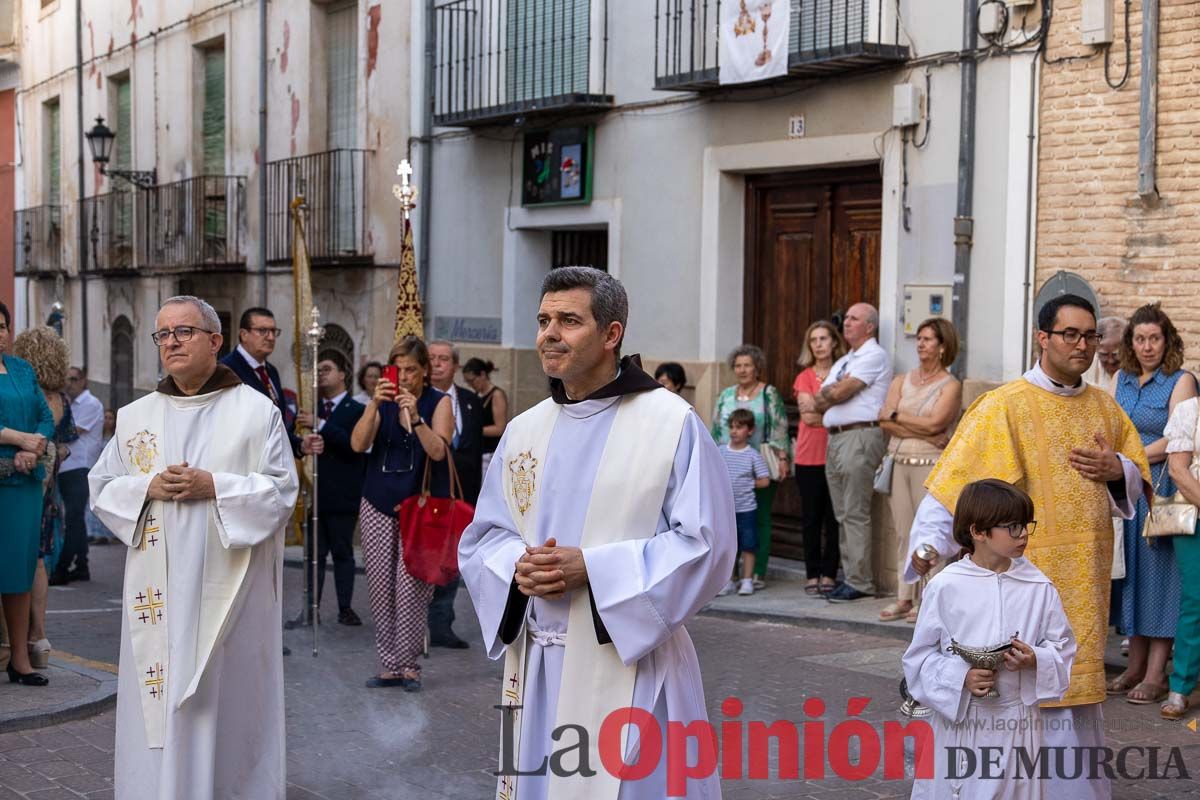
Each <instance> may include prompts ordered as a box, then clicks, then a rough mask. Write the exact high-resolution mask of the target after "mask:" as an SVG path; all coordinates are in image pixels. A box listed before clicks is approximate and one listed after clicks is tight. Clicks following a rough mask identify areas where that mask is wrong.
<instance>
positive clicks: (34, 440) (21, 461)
mask: <svg viewBox="0 0 1200 800" xmlns="http://www.w3.org/2000/svg"><path fill="white" fill-rule="evenodd" d="M17 448H18V449H17V453H16V454H15V455H14V456H13V469H15V470H16V471H17V472H19V473H21V474H22V475H28V474H29V473H31V472H33V471H34V470H35V469H37V462H38V459H39V458H41V457H42V456H43V455H44V454H45V453H46V437H45V436H43V435H42V434H40V433H22V434H20V442H18V443H17Z"/></svg>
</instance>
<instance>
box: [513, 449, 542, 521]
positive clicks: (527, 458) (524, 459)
mask: <svg viewBox="0 0 1200 800" xmlns="http://www.w3.org/2000/svg"><path fill="white" fill-rule="evenodd" d="M537 464H538V462H537V459H536V458H534V457H533V453H532V452H531V451H529V450H526V451H525V452H524V453H521V454H519V455H518V456H517V457H516V458H513V459H509V462H508V471H509V472H511V473H512V495H513V501H514V502H515V503H516V504H517V510H518V511H520V512H521V516H525V512H526V511H528V510H529V507H530V506H532V505H533V493H534V491H535V490H536V489H537V472H536V470H537Z"/></svg>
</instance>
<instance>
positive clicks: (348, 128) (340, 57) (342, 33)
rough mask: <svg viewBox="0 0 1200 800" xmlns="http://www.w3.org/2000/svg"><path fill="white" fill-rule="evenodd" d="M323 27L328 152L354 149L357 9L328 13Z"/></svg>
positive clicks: (356, 97) (356, 108)
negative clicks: (324, 28)
mask: <svg viewBox="0 0 1200 800" xmlns="http://www.w3.org/2000/svg"><path fill="white" fill-rule="evenodd" d="M327 21H328V26H327V28H326V30H327V33H328V35H327V36H326V45H327V46H326V50H325V52H326V62H325V81H326V85H327V87H328V94H327V96H326V103H325V111H326V115H327V119H328V125H329V135H328V137H327V138H328V147H329V149H330V150H336V149H338V148H344V147H345V148H348V147H354V145H355V134H356V132H357V127H358V125H357V110H358V81H357V80H356V78H357V74H358V7H357V6H355V5H350V6H343V7H341V8H337V9H334V10H333V11H330V12H329V16H328V18H327Z"/></svg>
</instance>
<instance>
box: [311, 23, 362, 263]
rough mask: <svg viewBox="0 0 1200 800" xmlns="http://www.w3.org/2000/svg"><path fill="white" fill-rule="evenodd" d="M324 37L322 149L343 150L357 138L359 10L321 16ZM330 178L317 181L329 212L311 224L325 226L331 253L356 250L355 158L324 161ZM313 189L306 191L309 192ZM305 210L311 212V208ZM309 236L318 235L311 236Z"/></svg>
mask: <svg viewBox="0 0 1200 800" xmlns="http://www.w3.org/2000/svg"><path fill="white" fill-rule="evenodd" d="M325 30H326V37H325V46H326V49H325V52H326V58H325V81H326V86H327V90H328V91H327V96H326V102H325V111H326V119H327V123H326V124H327V125H328V131H327V137H326V138H327V147H328V149H330V150H348V149H350V148H353V147H354V146H355V144H356V139H357V136H358V5H357V3H347V4H342V5H340V6H337V7H335V8H332V9H330V11H329V12H328V16H327V17H326V28H325ZM326 163H327V164H328V165H329V170H330V174H329V175H325V176H322V178H323V179H324V180H325V181H327V182H328V183H327V184H326V185H327V186H328V187H329V189H330V190H331V191H332V195H333V197H332V202H333V207H332V208H328V209H325V213H324V214H318V215H316V218H314V219H312V220H310V225H316V226H320V225H328V226H329V228H331V230H329V231H328V233H329V236H330V239H331V240H332V241H331V242H330V244H331V245H332V249H333V251H334V252H335V253H349V252H353V251H354V250H355V242H354V240H355V236H354V232H355V226H356V224H357V216H358V215H357V211H358V209H357V207H356V204H355V185H356V183H357V182H358V181H359V180H361V178H362V176H361V175H356V174H355V171H354V167H355V161H354V155H353V153H350V152H339V153H335V154H333V155H332V156H331V157H330V158H329V160H328V161H327V162H326ZM317 188H318V187H315V186H314V187H309V192H310V193H311V192H312V191H313V190H315V189H317ZM310 207H312V208H314V210H315V206H313V205H312V204H310ZM314 233H318V234H319V233H320V232H319V231H314Z"/></svg>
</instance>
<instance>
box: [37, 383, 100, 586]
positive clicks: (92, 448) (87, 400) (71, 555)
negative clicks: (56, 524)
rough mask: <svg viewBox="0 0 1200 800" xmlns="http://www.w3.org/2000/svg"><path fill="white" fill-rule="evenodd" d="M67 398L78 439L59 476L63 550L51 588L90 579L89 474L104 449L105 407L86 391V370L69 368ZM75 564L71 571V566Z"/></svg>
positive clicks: (51, 577)
mask: <svg viewBox="0 0 1200 800" xmlns="http://www.w3.org/2000/svg"><path fill="white" fill-rule="evenodd" d="M67 396H68V397H70V398H71V416H72V417H74V419H75V429H76V431H78V432H79V439H78V440H77V441H74V442H72V443H71V453H70V455H68V456H67V458H66V460H64V461H63V463H62V467H61V468H60V469H59V473H58V485H59V490H60V491H61V492H62V498H63V508H64V510H65V518H64V519H63V549H62V554H61V555H60V556H59V558H58V566H57V567H55V569H54V574H52V575H51V576H50V585H51V586H64V585H66V584H67V583H69V582H71V581H86V580H90V579H91V575H90V574H89V572H88V537H87V520H86V518H85V512H86V510H87V502H88V481H87V476H88V470H89V469H91V468H92V465H94V464H95V463H96V460H97V459H99V458H100V451H101V450H102V449H103V447H104V441H103V436H104V404H103V403H101V402H100V401H99V400H97V399H96V397H95V395H93V394H92V393H91V392H90V391H88V388H87V370H85V369H84V368H83V367H71V368H70V369H69V370H68V371H67ZM72 561H74V568H73V569H72V567H71V562H72Z"/></svg>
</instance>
